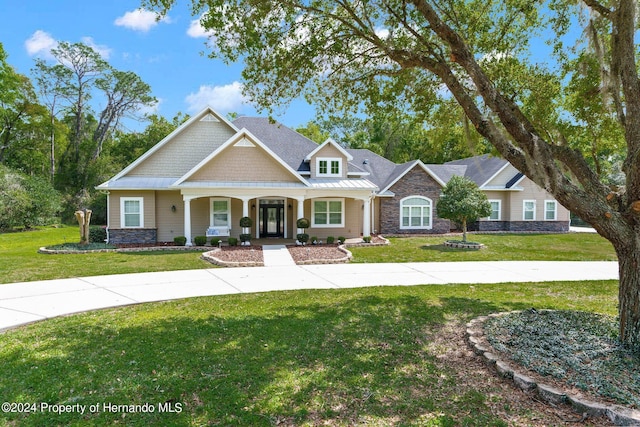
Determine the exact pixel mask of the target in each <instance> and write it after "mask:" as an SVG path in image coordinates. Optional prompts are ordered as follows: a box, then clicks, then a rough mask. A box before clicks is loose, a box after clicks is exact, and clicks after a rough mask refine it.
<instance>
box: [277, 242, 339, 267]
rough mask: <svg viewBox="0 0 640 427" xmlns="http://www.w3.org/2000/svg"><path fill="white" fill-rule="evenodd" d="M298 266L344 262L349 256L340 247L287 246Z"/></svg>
mask: <svg viewBox="0 0 640 427" xmlns="http://www.w3.org/2000/svg"><path fill="white" fill-rule="evenodd" d="M287 249H289V253H290V254H291V257H292V258H293V260H294V261H295V263H296V264H300V263H303V262H309V261H315V260H336V261H337V260H343V259H345V258H346V256H347V254H346V253H344V252H343V251H341V250H340V249H338V245H307V246H287Z"/></svg>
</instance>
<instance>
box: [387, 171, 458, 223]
mask: <svg viewBox="0 0 640 427" xmlns="http://www.w3.org/2000/svg"><path fill="white" fill-rule="evenodd" d="M390 190H391V191H392V192H393V193H394V194H395V197H392V198H386V197H383V198H380V233H381V234H383V235H384V234H443V233H448V232H449V230H450V226H451V224H450V222H449V220H448V219H442V218H438V214H437V211H436V205H437V203H438V199H439V198H440V192H441V191H442V187H441V186H440V184H438V183H437V182H436V181H435V180H434V179H433V178H432V177H431V176H430V175H429V174H427V173H426V172H425V171H424V170H423V169H422V168H420V167H418V166H416V167H414V168H413V169H412V170H410V171H409V172H407V174H406V175H405V176H403V177H402V178H401V179H400V180H399V181H398V182H396V183H395V184H394V185H393V186H392V187H391V188H390ZM408 196H423V197H428V198H429V199H431V202H432V206H431V209H432V220H431V222H432V224H431V225H432V228H431V229H430V230H425V229H421V230H402V229H400V200H402V199H404V198H405V197H408Z"/></svg>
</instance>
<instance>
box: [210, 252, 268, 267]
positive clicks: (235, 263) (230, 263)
mask: <svg viewBox="0 0 640 427" xmlns="http://www.w3.org/2000/svg"><path fill="white" fill-rule="evenodd" d="M218 252H222V249H220V248H215V249H213V250H211V251H209V252H205V253H203V254H202V256H201V257H200V258H202V259H203V260H205V261H208V262H210V263H211V264H215V265H219V266H220V267H263V266H264V262H258V261H224V260H222V259H220V258H217V257H216V256H215V254H216V253H218Z"/></svg>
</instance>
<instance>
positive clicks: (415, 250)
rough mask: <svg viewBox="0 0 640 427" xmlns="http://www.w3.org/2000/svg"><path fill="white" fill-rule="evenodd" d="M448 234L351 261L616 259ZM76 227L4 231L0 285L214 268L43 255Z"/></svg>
mask: <svg viewBox="0 0 640 427" xmlns="http://www.w3.org/2000/svg"><path fill="white" fill-rule="evenodd" d="M446 239H447V238H446V237H442V236H439V237H412V238H391V239H390V240H391V245H390V246H377V247H370V248H367V247H354V248H350V250H351V251H352V253H353V255H354V258H353V261H352V262H368V263H377V262H416V261H417V262H421V261H488V260H492V261H499V260H546V261H557V260H563V261H571V260H576V261H587V260H590V261H596V260H606V261H615V260H616V259H617V258H616V255H615V252H614V250H613V247H612V246H611V244H610V243H609V242H608V241H607V240H605V239H604V238H602V237H600V236H598V235H594V234H577V233H576V234H549V235H532V234H521V235H518V234H493V235H488V234H486V235H480V234H478V235H473V240H474V241H479V242H480V243H484V244H485V245H487V248H486V249H483V250H480V251H473V250H460V249H450V248H446V247H444V245H443V244H442V243H443V242H444V241H445V240H446ZM78 240H79V232H78V228H77V227H61V228H53V227H47V228H43V229H39V230H36V231H30V232H16V233H5V234H0V272H2V274H1V275H0V283H12V282H25V281H32V280H46V279H61V278H67V277H83V276H94V275H103V274H120V273H137V272H148V271H168V270H189V269H198V268H212V267H214V266H213V265H212V264H210V263H208V262H206V261H203V260H201V259H200V255H201V251H194V252H184V251H175V252H171V251H169V252H166V251H158V252H134V253H86V254H65V255H62V254H61V255H43V254H38V253H37V251H38V249H39V248H40V247H42V246H53V245H60V244H64V243H77V242H78Z"/></svg>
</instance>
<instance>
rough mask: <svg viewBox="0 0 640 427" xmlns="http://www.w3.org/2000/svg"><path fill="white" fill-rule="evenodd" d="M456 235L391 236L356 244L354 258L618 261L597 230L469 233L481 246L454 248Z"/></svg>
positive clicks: (395, 260) (422, 260)
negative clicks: (372, 243)
mask: <svg viewBox="0 0 640 427" xmlns="http://www.w3.org/2000/svg"><path fill="white" fill-rule="evenodd" d="M455 239H457V237H443V236H427V237H391V238H389V241H390V242H391V245H390V246H388V247H384V246H374V247H369V248H367V247H354V248H349V250H350V251H351V252H352V253H353V260H352V262H433V261H617V259H618V258H617V256H616V253H615V251H614V249H613V246H612V245H611V243H609V241H608V240H606V239H605V238H603V237H601V236H600V235H598V234H590V233H568V234H470V235H469V240H471V241H474V242H478V243H482V244H484V245H486V248H485V249H482V250H473V249H470V250H464V249H454V248H449V247H446V246H444V242H445V240H455Z"/></svg>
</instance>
